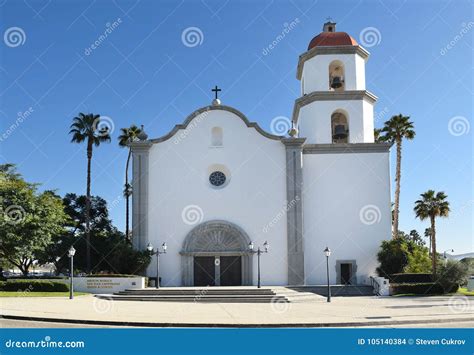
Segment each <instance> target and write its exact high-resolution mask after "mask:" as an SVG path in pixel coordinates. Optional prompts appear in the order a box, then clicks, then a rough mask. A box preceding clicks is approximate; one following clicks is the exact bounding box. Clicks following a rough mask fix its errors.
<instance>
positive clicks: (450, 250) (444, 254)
mask: <svg viewBox="0 0 474 355" xmlns="http://www.w3.org/2000/svg"><path fill="white" fill-rule="evenodd" d="M448 251H449V252H451V253H454V249H447V250H445V251H444V252H443V257H444V263H445V264H446V263H447V262H448V255H447V254H446V253H447V252H448Z"/></svg>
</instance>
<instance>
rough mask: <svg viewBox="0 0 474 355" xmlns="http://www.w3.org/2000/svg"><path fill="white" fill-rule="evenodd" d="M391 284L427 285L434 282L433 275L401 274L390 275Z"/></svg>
mask: <svg viewBox="0 0 474 355" xmlns="http://www.w3.org/2000/svg"><path fill="white" fill-rule="evenodd" d="M390 282H393V283H400V284H405V283H427V282H434V281H433V275H432V274H421V273H417V274H409V273H400V274H392V275H390Z"/></svg>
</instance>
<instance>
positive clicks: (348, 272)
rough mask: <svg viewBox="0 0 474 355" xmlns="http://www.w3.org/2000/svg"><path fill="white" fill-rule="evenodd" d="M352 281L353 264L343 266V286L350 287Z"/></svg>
mask: <svg viewBox="0 0 474 355" xmlns="http://www.w3.org/2000/svg"><path fill="white" fill-rule="evenodd" d="M351 279H352V264H348V263H347V264H346V263H343V264H341V283H342V284H343V285H350V284H351Z"/></svg>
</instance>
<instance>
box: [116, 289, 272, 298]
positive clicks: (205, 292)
mask: <svg viewBox="0 0 474 355" xmlns="http://www.w3.org/2000/svg"><path fill="white" fill-rule="evenodd" d="M116 294H119V295H179V296H181V295H183V296H185V295H192V296H198V295H249V296H250V295H269V296H271V295H274V294H275V292H273V291H272V290H270V289H262V290H232V289H230V290H222V289H219V290H215V289H192V290H185V289H180V290H168V289H138V290H125V291H120V292H117V293H116Z"/></svg>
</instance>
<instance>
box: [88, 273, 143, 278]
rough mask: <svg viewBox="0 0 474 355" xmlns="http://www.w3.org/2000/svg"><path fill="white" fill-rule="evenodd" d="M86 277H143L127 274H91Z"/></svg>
mask: <svg viewBox="0 0 474 355" xmlns="http://www.w3.org/2000/svg"><path fill="white" fill-rule="evenodd" d="M86 277H143V276H140V275H127V274H91V275H87V276H86Z"/></svg>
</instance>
